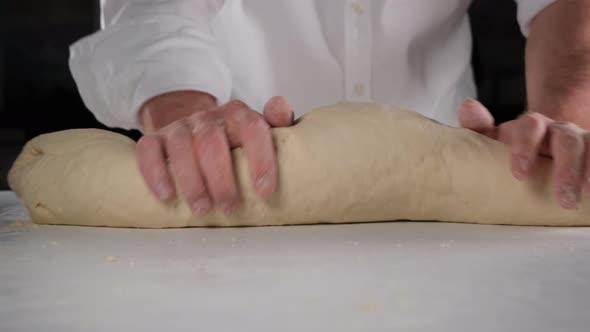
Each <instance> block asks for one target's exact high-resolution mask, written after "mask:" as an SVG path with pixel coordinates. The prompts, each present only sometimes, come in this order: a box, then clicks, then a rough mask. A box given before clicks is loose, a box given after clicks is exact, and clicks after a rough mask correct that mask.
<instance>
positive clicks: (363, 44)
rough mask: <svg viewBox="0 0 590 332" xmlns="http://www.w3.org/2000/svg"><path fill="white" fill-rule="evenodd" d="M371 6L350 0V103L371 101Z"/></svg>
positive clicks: (347, 72) (347, 87)
mask: <svg viewBox="0 0 590 332" xmlns="http://www.w3.org/2000/svg"><path fill="white" fill-rule="evenodd" d="M371 24H372V23H371V2H370V1H367V0H349V1H347V9H346V14H345V25H346V26H345V33H346V38H345V41H346V47H345V50H346V64H345V95H346V99H347V100H351V101H354V100H356V101H368V100H370V97H371V91H370V90H371V85H370V84H371V57H372V54H371V44H372V26H371Z"/></svg>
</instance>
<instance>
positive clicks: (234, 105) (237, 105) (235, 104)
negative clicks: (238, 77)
mask: <svg viewBox="0 0 590 332" xmlns="http://www.w3.org/2000/svg"><path fill="white" fill-rule="evenodd" d="M225 106H226V107H227V108H229V109H236V110H248V109H249V107H248V105H246V103H244V102H243V101H241V100H238V99H234V100H231V101H229V102H228V103H227V104H225Z"/></svg>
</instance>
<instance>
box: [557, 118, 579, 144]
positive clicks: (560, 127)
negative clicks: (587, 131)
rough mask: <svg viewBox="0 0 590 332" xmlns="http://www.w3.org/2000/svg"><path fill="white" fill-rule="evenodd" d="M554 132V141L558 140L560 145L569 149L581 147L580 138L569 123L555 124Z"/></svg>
mask: <svg viewBox="0 0 590 332" xmlns="http://www.w3.org/2000/svg"><path fill="white" fill-rule="evenodd" d="M554 130H555V133H556V139H557V140H559V141H560V142H561V144H562V145H565V146H570V147H571V146H577V145H581V144H582V143H583V142H582V136H580V134H579V133H578V131H577V130H576V127H575V126H574V125H573V124H571V123H567V122H559V123H555V125H554Z"/></svg>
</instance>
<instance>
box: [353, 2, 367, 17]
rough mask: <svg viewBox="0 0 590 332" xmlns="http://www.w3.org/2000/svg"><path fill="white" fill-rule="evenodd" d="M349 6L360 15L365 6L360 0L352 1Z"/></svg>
mask: <svg viewBox="0 0 590 332" xmlns="http://www.w3.org/2000/svg"><path fill="white" fill-rule="evenodd" d="M351 6H352V10H354V12H355V13H357V14H358V15H362V14H363V13H364V12H365V6H363V4H362V3H361V2H360V1H354V2H353V3H352V4H351Z"/></svg>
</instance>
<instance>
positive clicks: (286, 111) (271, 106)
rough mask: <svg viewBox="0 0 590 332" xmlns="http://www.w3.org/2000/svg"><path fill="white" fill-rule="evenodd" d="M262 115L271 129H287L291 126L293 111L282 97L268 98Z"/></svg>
mask: <svg viewBox="0 0 590 332" xmlns="http://www.w3.org/2000/svg"><path fill="white" fill-rule="evenodd" d="M262 114H263V115H264V119H265V120H266V122H268V123H269V124H270V125H271V127H289V126H291V125H292V124H293V109H292V108H291V104H289V101H288V100H287V98H285V97H282V96H275V97H272V98H270V100H269V101H268V102H267V103H266V105H264V109H263V111H262Z"/></svg>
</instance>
